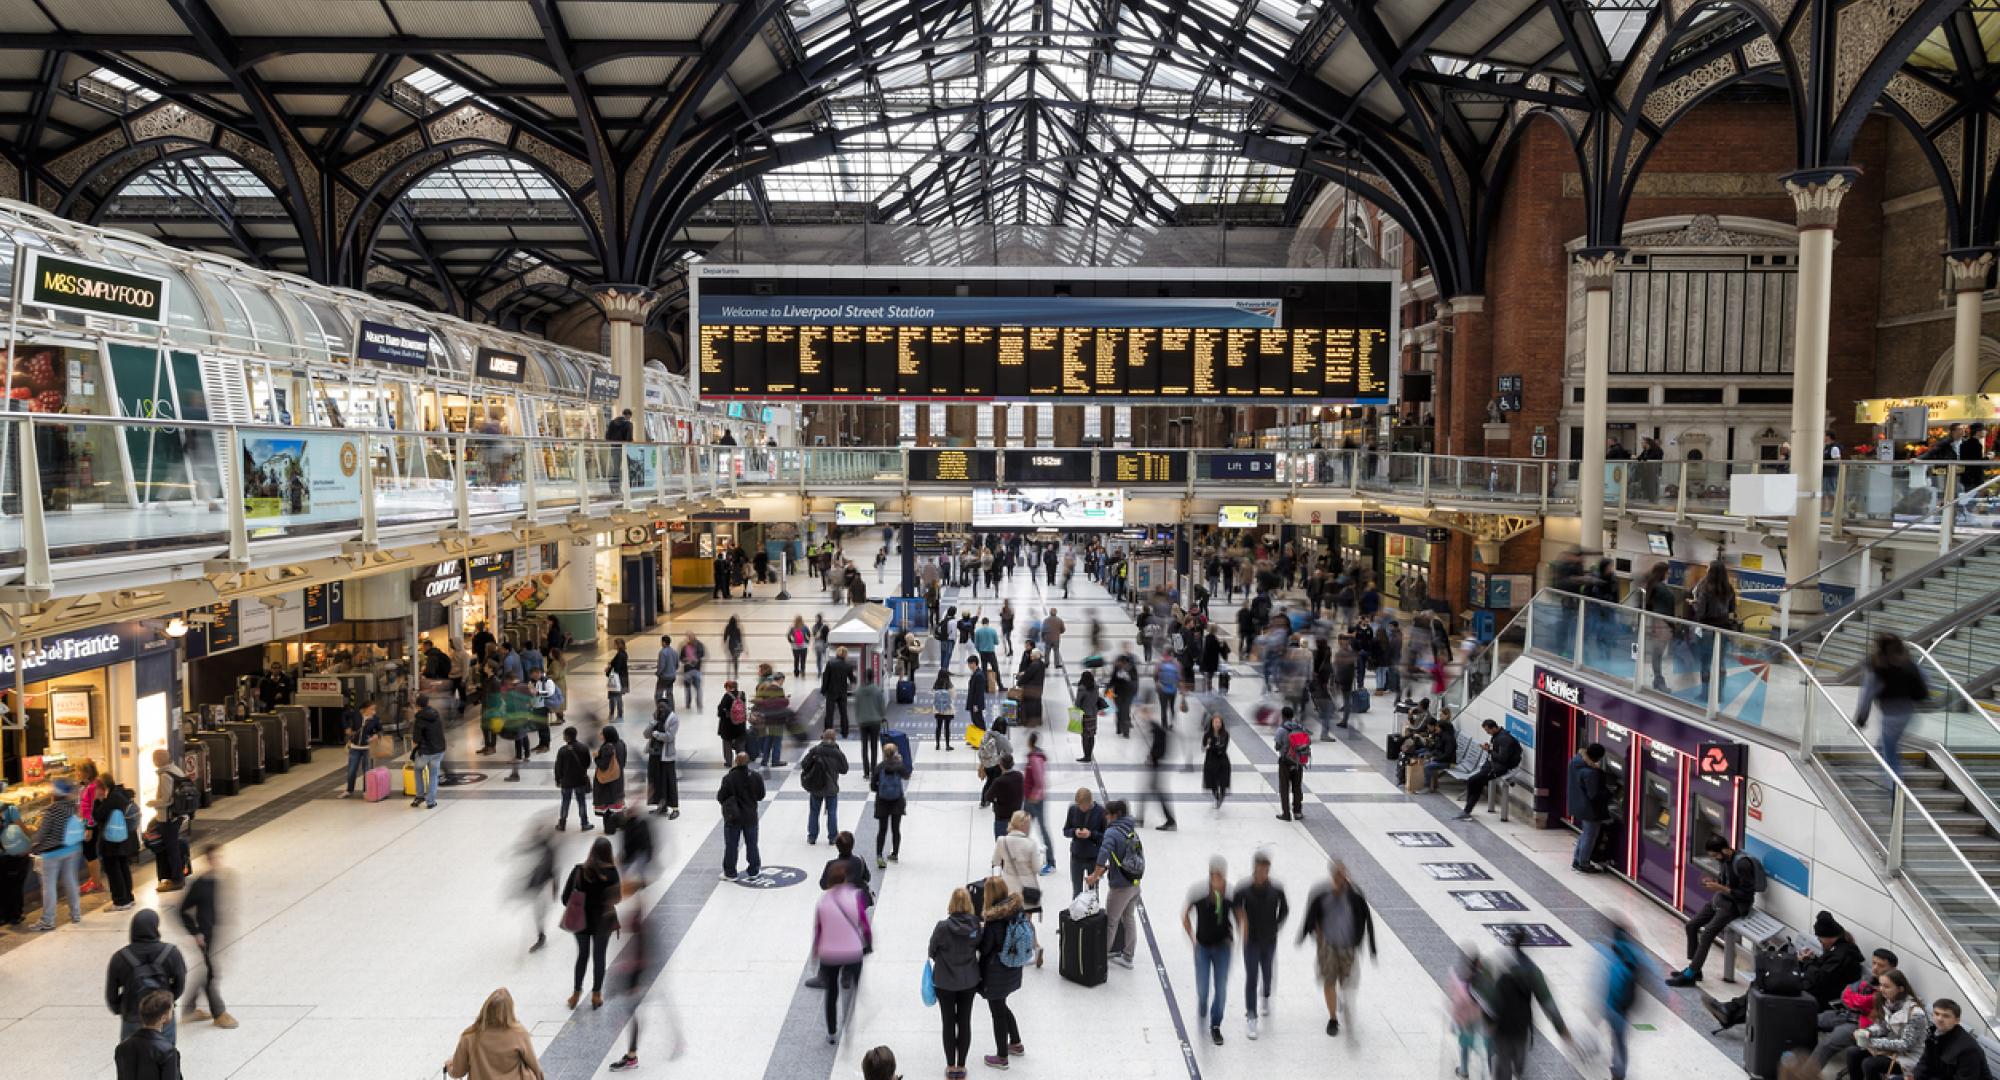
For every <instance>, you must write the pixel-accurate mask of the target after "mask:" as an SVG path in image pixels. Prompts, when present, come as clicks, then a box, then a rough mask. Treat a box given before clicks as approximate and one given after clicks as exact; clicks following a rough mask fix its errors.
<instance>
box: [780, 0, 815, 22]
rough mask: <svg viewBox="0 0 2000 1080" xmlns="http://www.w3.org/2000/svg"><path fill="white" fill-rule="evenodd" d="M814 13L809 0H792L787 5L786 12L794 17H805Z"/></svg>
mask: <svg viewBox="0 0 2000 1080" xmlns="http://www.w3.org/2000/svg"><path fill="white" fill-rule="evenodd" d="M812 13H813V9H812V4H810V3H808V2H807V0H792V2H791V3H789V4H786V5H785V14H787V15H790V16H791V17H792V18H794V19H803V18H805V17H807V16H809V15H811V14H812Z"/></svg>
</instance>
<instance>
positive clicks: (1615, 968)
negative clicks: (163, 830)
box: [1605, 945, 1639, 1016]
mask: <svg viewBox="0 0 2000 1080" xmlns="http://www.w3.org/2000/svg"><path fill="white" fill-rule="evenodd" d="M1630 950H1631V946H1629V945H1618V946H1613V947H1612V950H1611V961H1612V963H1611V973H1610V980H1609V981H1610V985H1609V986H1608V987H1606V989H1605V1000H1606V1002H1607V1004H1609V1005H1610V1006H1611V1008H1612V1011H1614V1012H1616V1013H1618V1014H1619V1015H1620V1016H1623V1015H1625V1014H1626V1013H1629V1012H1631V1011H1632V1004H1633V1002H1635V1001H1637V1000H1638V999H1639V965H1638V962H1637V961H1636V959H1635V958H1634V957H1633V956H1632V955H1631V951H1630Z"/></svg>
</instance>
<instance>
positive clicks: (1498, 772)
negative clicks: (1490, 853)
mask: <svg viewBox="0 0 2000 1080" xmlns="http://www.w3.org/2000/svg"><path fill="white" fill-rule="evenodd" d="M1479 726H1480V727H1481V728H1484V729H1485V731H1486V740H1487V741H1486V765H1485V767H1484V768H1482V769H1480V770H1479V771H1478V772H1476V773H1473V774H1472V775H1471V776H1470V777H1467V778H1466V781H1465V810H1464V811H1463V812H1462V813H1460V814H1459V815H1458V817H1457V818H1455V819H1454V820H1456V821H1471V820H1472V808H1473V807H1475V806H1478V805H1479V797H1480V796H1482V795H1484V794H1486V785H1488V784H1491V783H1492V782H1493V781H1495V780H1498V779H1500V778H1501V777H1504V776H1506V775H1507V774H1508V773H1510V772H1513V771H1514V770H1515V769H1518V768H1520V767H1521V740H1519V739H1516V738H1515V737H1514V736H1512V735H1509V734H1507V733H1506V732H1505V731H1503V730H1501V728H1500V725H1499V724H1498V723H1495V722H1494V721H1492V720H1490V719H1489V720H1486V721H1484V722H1482V723H1481V724H1480V725H1479Z"/></svg>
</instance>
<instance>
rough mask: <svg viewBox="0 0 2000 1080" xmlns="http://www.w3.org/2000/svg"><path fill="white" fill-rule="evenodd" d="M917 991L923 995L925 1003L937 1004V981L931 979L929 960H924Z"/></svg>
mask: <svg viewBox="0 0 2000 1080" xmlns="http://www.w3.org/2000/svg"><path fill="white" fill-rule="evenodd" d="M917 992H918V993H920V994H922V995H923V999H924V1004H925V1005H936V1004H937V983H936V982H934V981H932V975H931V962H930V961H929V960H926V961H924V977H923V982H922V983H921V984H919V986H918V991H917Z"/></svg>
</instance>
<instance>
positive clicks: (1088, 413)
mask: <svg viewBox="0 0 2000 1080" xmlns="http://www.w3.org/2000/svg"><path fill="white" fill-rule="evenodd" d="M1083 439H1084V441H1085V442H1091V441H1096V442H1103V441H1104V409H1103V407H1102V406H1098V405H1085V406H1084V407H1083Z"/></svg>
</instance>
